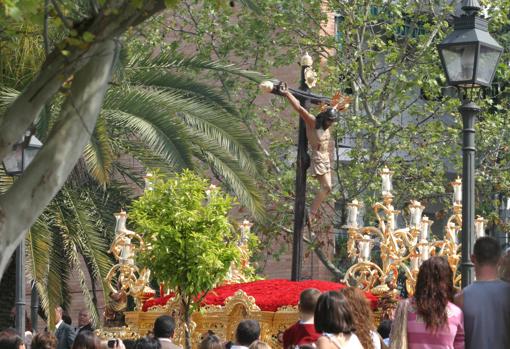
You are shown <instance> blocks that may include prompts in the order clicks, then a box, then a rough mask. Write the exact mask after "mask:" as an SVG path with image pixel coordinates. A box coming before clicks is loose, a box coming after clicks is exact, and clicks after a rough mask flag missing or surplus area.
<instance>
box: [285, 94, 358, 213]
mask: <svg viewBox="0 0 510 349" xmlns="http://www.w3.org/2000/svg"><path fill="white" fill-rule="evenodd" d="M282 95H283V96H284V97H286V98H287V99H288V100H289V102H290V105H291V106H292V107H293V108H294V109H295V110H296V111H297V112H298V113H299V116H300V117H301V118H302V119H303V121H304V122H305V125H306V137H307V138H308V144H309V146H310V171H311V174H312V176H314V177H315V178H317V180H318V181H319V183H320V189H319V192H318V193H317V194H316V195H315V198H314V199H313V202H312V205H311V206H310V215H309V217H308V221H309V223H310V222H311V221H313V220H315V219H316V218H317V216H318V211H319V208H320V206H321V204H322V202H323V201H324V199H326V197H327V196H328V195H329V193H330V192H331V163H330V159H329V141H330V138H331V135H330V132H329V128H330V126H331V125H332V124H333V123H334V122H336V121H338V117H339V112H340V111H343V110H345V109H347V107H348V106H349V102H350V99H349V97H346V96H341V95H340V93H337V94H336V95H335V96H334V97H333V98H332V101H331V106H324V107H323V108H321V112H320V113H319V114H317V116H313V115H312V114H310V112H309V111H308V110H306V109H305V108H303V107H302V106H301V104H300V103H299V100H298V99H297V98H296V97H294V95H293V94H292V93H291V92H290V91H289V90H288V89H283V91H282Z"/></svg>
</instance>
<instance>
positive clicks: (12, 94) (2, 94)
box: [0, 86, 20, 110]
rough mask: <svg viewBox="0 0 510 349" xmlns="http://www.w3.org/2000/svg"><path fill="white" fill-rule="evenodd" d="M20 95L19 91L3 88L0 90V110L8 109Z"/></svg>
mask: <svg viewBox="0 0 510 349" xmlns="http://www.w3.org/2000/svg"><path fill="white" fill-rule="evenodd" d="M19 94H20V91H18V90H16V89H13V88H10V87H7V86H3V87H1V88H0V110H3V109H5V108H6V107H8V106H9V105H10V104H11V103H12V102H14V100H15V99H16V98H18V95H19Z"/></svg>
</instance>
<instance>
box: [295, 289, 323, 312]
mask: <svg viewBox="0 0 510 349" xmlns="http://www.w3.org/2000/svg"><path fill="white" fill-rule="evenodd" d="M320 295H321V291H319V290H318V289H316V288H307V289H306V290H304V291H303V292H301V295H300V296H299V312H300V313H301V314H304V315H311V316H313V313H314V312H315V306H316V305H317V300H318V299H319V296H320Z"/></svg>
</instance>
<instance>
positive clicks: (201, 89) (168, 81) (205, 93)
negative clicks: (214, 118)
mask: <svg viewBox="0 0 510 349" xmlns="http://www.w3.org/2000/svg"><path fill="white" fill-rule="evenodd" d="M126 80H127V83H128V84H130V85H143V86H147V87H153V88H157V89H159V90H169V91H175V90H180V91H181V93H182V94H183V95H184V96H186V97H195V98H200V99H202V100H203V101H204V102H206V103H210V104H216V105H217V106H219V107H220V108H223V109H224V110H225V111H226V112H228V113H230V114H231V115H232V116H236V117H238V118H240V115H239V111H238V110H237V109H236V108H235V107H234V106H233V105H232V104H230V103H229V102H228V101H227V100H226V99H225V97H224V94H220V93H218V92H217V91H216V90H215V89H213V88H211V87H210V86H209V85H207V84H204V83H201V82H199V81H197V80H196V79H191V78H190V77H189V76H184V75H178V74H175V73H173V72H170V71H168V70H167V69H151V70H135V71H134V72H133V73H132V74H130V75H129V77H127V78H126Z"/></svg>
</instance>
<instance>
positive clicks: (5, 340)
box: [0, 237, 510, 349]
mask: <svg viewBox="0 0 510 349" xmlns="http://www.w3.org/2000/svg"><path fill="white" fill-rule="evenodd" d="M504 258H506V261H507V262H508V260H509V256H508V254H507V256H504V257H503V256H502V251H501V247H500V246H499V244H498V242H497V241H496V240H495V239H493V238H491V237H482V238H480V239H478V240H477V241H476V243H475V245H474V252H473V255H472V257H471V260H472V262H473V264H474V271H475V276H476V281H475V282H474V283H472V284H471V285H469V286H468V287H466V288H464V289H463V290H462V291H461V292H456V290H455V288H454V283H453V278H454V275H453V271H452V269H451V268H450V265H449V263H448V260H447V259H446V258H445V257H438V256H435V257H431V258H429V259H428V260H426V261H424V262H423V263H422V265H421V266H420V269H419V272H418V276H417V282H416V288H415V293H414V295H413V297H411V298H408V299H404V300H402V301H400V303H399V304H398V307H397V309H396V310H395V313H394V314H393V316H392V319H384V320H383V321H381V323H380V325H379V327H378V328H376V326H375V322H374V314H373V313H372V309H371V308H370V305H369V303H368V301H367V299H366V298H365V295H364V293H363V292H362V291H360V290H359V289H357V288H354V287H346V288H343V289H341V290H339V291H328V292H322V293H321V292H320V291H319V290H317V289H307V290H305V291H303V292H302V293H301V296H300V299H299V305H298V309H299V315H300V319H299V321H298V322H297V323H295V324H293V325H292V326H291V327H289V328H288V329H287V330H286V331H285V332H284V333H283V334H282V336H281V338H279V339H280V340H281V342H282V346H283V348H284V349H312V348H316V349H384V348H391V349H464V348H466V349H509V348H510V282H508V281H509V280H508V279H505V278H506V277H507V276H508V275H507V272H508V269H509V268H508V267H509V266H506V267H504V268H501V261H502V260H504ZM498 268H499V269H498ZM501 271H503V274H501ZM500 276H502V278H503V279H502V278H500ZM55 315H56V320H57V323H56V330H55V332H54V333H50V332H46V331H45V332H41V333H37V334H36V335H35V336H34V337H33V338H32V340H31V343H30V346H31V349H100V348H113V349H181V348H180V347H179V346H178V345H176V344H175V343H173V336H174V331H175V322H174V319H173V318H172V317H170V316H168V315H163V316H160V317H159V318H157V319H156V321H155V323H154V327H153V331H152V334H150V335H149V336H146V337H143V338H140V339H138V340H136V341H132V340H124V341H122V340H121V339H112V340H110V341H107V342H105V341H103V342H102V341H100V340H99V338H98V337H96V335H95V334H94V332H93V328H92V325H91V322H90V316H88V313H86V312H85V311H83V312H80V316H79V328H77V329H73V328H72V327H71V326H70V325H69V324H66V322H64V319H63V312H62V309H61V308H60V307H59V308H57V309H56V311H55ZM260 334H261V329H260V324H259V323H258V322H257V321H256V320H252V319H248V320H243V321H241V322H240V323H239V324H238V326H237V329H236V331H235V339H234V341H233V342H225V341H224V340H223V339H222V338H220V337H219V336H217V335H216V334H214V333H213V332H212V331H208V332H207V333H206V334H204V335H203V336H202V341H201V342H200V344H199V346H198V349H271V348H270V346H269V345H268V344H267V343H265V342H263V341H261V340H260ZM0 348H1V349H24V348H26V347H25V342H24V341H23V340H22V339H21V338H20V337H19V336H18V335H17V333H16V332H15V331H14V330H6V331H2V332H0Z"/></svg>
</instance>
